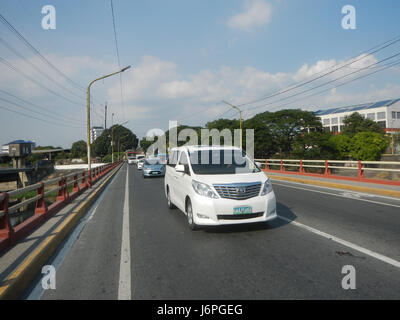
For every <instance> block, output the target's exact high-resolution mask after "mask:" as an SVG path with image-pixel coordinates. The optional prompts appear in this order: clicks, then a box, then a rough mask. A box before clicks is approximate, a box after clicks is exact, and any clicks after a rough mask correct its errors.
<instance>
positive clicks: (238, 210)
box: [233, 206, 252, 214]
mask: <svg viewBox="0 0 400 320" xmlns="http://www.w3.org/2000/svg"><path fill="white" fill-rule="evenodd" d="M249 213H252V208H251V207H249V206H246V207H236V208H233V214H249Z"/></svg>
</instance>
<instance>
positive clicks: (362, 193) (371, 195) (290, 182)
mask: <svg viewBox="0 0 400 320" xmlns="http://www.w3.org/2000/svg"><path fill="white" fill-rule="evenodd" d="M269 178H270V179H271V180H273V181H279V182H281V183H285V184H286V183H289V184H294V185H300V186H304V185H307V184H304V183H301V182H294V181H288V180H280V179H274V178H272V177H271V176H270V177H269ZM307 186H308V187H310V188H319V189H326V190H333V191H338V192H344V191H347V192H352V193H358V194H360V195H362V196H365V197H369V198H371V197H373V198H380V199H388V200H395V201H400V198H396V197H389V196H384V195H380V194H372V193H366V192H362V191H352V190H348V189H340V188H332V187H325V186H319V185H315V184H313V185H311V184H309V185H307ZM310 190H311V189H310ZM395 191H396V190H395Z"/></svg>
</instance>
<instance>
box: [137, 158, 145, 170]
mask: <svg viewBox="0 0 400 320" xmlns="http://www.w3.org/2000/svg"><path fill="white" fill-rule="evenodd" d="M144 161H145V160H144V159H140V160H138V163H137V169H138V170H142V168H143V164H144Z"/></svg>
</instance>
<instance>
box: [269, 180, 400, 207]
mask: <svg viewBox="0 0 400 320" xmlns="http://www.w3.org/2000/svg"><path fill="white" fill-rule="evenodd" d="M273 185H277V186H281V187H287V188H293V189H300V190H306V191H311V192H317V193H323V194H328V195H332V196H337V197H342V198H346V199H351V200H359V201H365V202H370V203H375V204H382V205H385V206H389V207H396V208H400V205H396V204H391V203H385V202H380V201H373V200H367V199H361V198H349V197H348V196H346V195H344V194H338V193H332V192H326V191H320V190H313V189H308V188H302V187H295V186H288V185H286V184H281V183H275V182H272V186H273ZM333 190H336V189H333ZM338 191H340V190H338ZM377 197H379V196H377ZM393 200H398V199H393Z"/></svg>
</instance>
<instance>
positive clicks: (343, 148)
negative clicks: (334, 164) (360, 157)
mask: <svg viewBox="0 0 400 320" xmlns="http://www.w3.org/2000/svg"><path fill="white" fill-rule="evenodd" d="M330 140H331V142H332V144H333V146H334V148H335V150H336V157H337V158H338V159H340V160H345V159H348V158H349V157H350V146H351V138H350V137H349V136H348V135H346V134H344V133H341V134H338V135H336V136H335V135H332V137H331V139H330Z"/></svg>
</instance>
